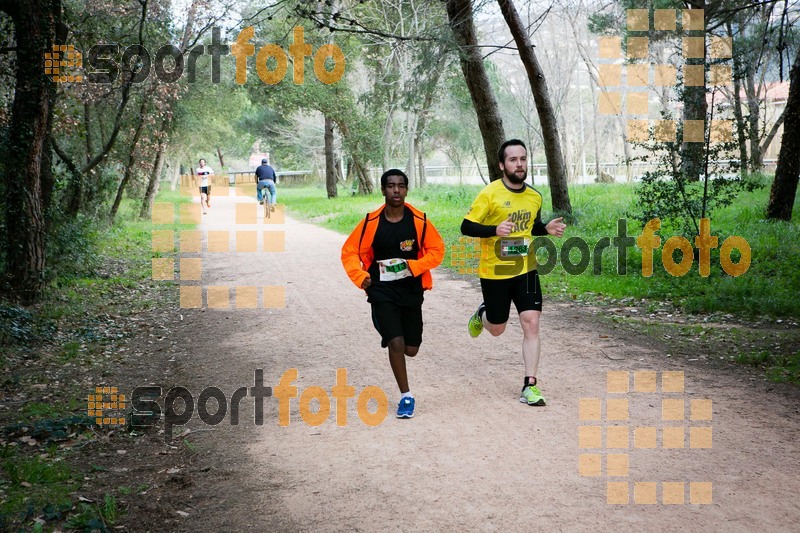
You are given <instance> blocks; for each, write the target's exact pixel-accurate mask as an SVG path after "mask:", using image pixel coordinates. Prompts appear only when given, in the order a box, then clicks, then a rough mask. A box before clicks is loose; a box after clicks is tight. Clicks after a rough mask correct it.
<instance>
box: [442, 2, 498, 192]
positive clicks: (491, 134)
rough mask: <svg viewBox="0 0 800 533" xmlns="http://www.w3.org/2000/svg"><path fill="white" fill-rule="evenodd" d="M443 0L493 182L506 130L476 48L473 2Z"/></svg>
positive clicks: (496, 176) (496, 177)
mask: <svg viewBox="0 0 800 533" xmlns="http://www.w3.org/2000/svg"><path fill="white" fill-rule="evenodd" d="M443 1H444V3H445V7H446V8H447V19H448V22H449V24H450V28H451V29H452V31H453V36H454V37H455V40H456V43H457V44H458V47H459V60H460V63H461V71H462V72H463V73H464V81H465V82H466V84H467V88H468V89H469V94H470V97H471V98H472V105H473V107H474V108H475V113H476V114H477V116H478V128H479V129H480V131H481V138H482V139H483V148H484V151H485V152H486V162H487V164H488V165H489V179H490V180H491V181H494V180H496V179H500V178H501V177H502V173H501V172H500V166H499V163H500V161H499V160H498V159H497V152H498V150H499V149H500V146H501V145H502V144H503V141H504V140H505V132H504V131H503V120H502V118H500V110H499V109H498V107H497V101H495V98H494V94H493V93H492V86H491V84H490V83H489V77H488V76H487V75H486V70H485V69H484V67H483V57H482V56H481V53H480V49H479V48H478V37H477V33H476V31H475V24H474V22H473V19H472V3H471V1H470V0H443Z"/></svg>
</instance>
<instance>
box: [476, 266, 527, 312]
mask: <svg viewBox="0 0 800 533" xmlns="http://www.w3.org/2000/svg"><path fill="white" fill-rule="evenodd" d="M481 290H482V291H483V302H484V304H486V320H488V321H489V322H490V323H492V324H505V323H506V322H508V315H509V313H510V312H511V302H514V306H515V307H516V308H517V313H521V312H523V311H541V310H542V286H541V284H540V283H539V273H538V272H537V271H536V270H531V271H530V272H528V273H527V274H520V275H519V276H515V277H513V278H508V279H484V278H481Z"/></svg>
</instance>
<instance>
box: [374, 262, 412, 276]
mask: <svg viewBox="0 0 800 533" xmlns="http://www.w3.org/2000/svg"><path fill="white" fill-rule="evenodd" d="M378 270H379V271H380V274H381V281H397V280H398V279H403V278H408V277H410V276H411V271H410V270H409V269H408V263H406V262H405V261H403V260H402V259H382V260H380V261H378Z"/></svg>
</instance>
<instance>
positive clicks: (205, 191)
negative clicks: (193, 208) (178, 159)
mask: <svg viewBox="0 0 800 533" xmlns="http://www.w3.org/2000/svg"><path fill="white" fill-rule="evenodd" d="M196 174H197V175H198V176H200V205H201V206H202V207H203V214H204V215H205V214H206V208H208V209H211V185H210V184H209V182H208V177H209V176H212V175H214V169H212V168H211V167H209V166H207V165H206V160H205V159H201V160H200V166H199V167H197V171H196Z"/></svg>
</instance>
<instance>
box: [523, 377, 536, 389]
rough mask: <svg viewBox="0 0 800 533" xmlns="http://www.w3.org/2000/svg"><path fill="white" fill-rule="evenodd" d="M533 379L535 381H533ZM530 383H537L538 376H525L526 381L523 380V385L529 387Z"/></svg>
mask: <svg viewBox="0 0 800 533" xmlns="http://www.w3.org/2000/svg"><path fill="white" fill-rule="evenodd" d="M531 380H533V383H531ZM528 385H536V378H535V377H531V376H525V381H524V382H523V384H522V386H523V387H527V386H528Z"/></svg>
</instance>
